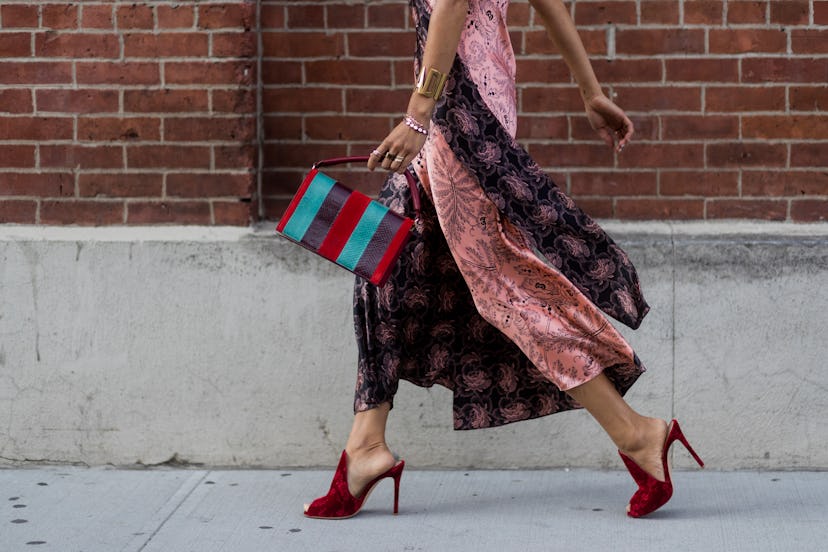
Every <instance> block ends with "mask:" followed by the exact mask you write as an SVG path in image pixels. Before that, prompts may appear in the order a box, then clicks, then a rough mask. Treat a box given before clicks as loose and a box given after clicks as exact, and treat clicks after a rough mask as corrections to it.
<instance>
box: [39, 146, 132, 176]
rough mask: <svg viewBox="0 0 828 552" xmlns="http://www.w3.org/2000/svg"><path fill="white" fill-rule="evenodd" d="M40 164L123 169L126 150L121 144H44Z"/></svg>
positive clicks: (61, 166)
mask: <svg viewBox="0 0 828 552" xmlns="http://www.w3.org/2000/svg"><path fill="white" fill-rule="evenodd" d="M40 166H41V167H53V168H63V167H66V168H70V169H73V170H74V169H122V168H123V167H124V150H123V148H122V147H120V146H111V145H107V146H98V145H89V146H80V145H75V144H71V145H59V146H57V145H55V146H52V145H42V146H40Z"/></svg>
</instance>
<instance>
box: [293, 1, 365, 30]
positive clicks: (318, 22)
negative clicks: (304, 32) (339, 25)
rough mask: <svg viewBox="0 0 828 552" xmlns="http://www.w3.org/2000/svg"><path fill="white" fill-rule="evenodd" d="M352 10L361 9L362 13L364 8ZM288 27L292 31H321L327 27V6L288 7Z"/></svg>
mask: <svg viewBox="0 0 828 552" xmlns="http://www.w3.org/2000/svg"><path fill="white" fill-rule="evenodd" d="M349 7H350V6H349ZM351 9H353V10H357V9H359V10H360V11H362V10H363V9H364V8H363V7H362V6H353V7H352V8H351ZM287 26H288V28H290V29H302V28H312V29H321V28H322V27H324V26H325V6H324V5H313V4H305V5H299V6H291V5H288V6H287Z"/></svg>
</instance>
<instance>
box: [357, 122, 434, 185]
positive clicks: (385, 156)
mask: <svg viewBox="0 0 828 552" xmlns="http://www.w3.org/2000/svg"><path fill="white" fill-rule="evenodd" d="M424 143H425V136H423V135H422V134H420V133H418V132H415V131H413V130H411V129H410V128H408V127H407V126H405V125H404V124H402V123H401V124H400V125H398V126H397V127H396V128H395V129H394V130H392V131H391V134H389V135H388V136H387V137H386V138H385V140H383V141H382V143H381V144H380V145H379V146H377V148H376V149H375V150H374V151H372V152H371V155H370V156H369V159H368V169H370V170H374V169H376V168H377V167H382V168H383V169H385V170H388V171H395V172H398V173H403V172H405V169H406V168H407V167H408V164H409V163H411V161H412V160H413V159H414V157H415V156H416V155H417V153H419V151H420V149H422V147H423V144H424Z"/></svg>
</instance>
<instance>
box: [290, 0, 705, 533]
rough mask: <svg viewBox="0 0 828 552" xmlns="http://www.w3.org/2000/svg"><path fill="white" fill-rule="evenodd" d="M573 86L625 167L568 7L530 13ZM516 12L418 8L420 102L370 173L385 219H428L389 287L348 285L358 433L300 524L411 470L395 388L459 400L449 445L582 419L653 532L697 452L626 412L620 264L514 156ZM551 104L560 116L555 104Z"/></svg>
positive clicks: (675, 429)
mask: <svg viewBox="0 0 828 552" xmlns="http://www.w3.org/2000/svg"><path fill="white" fill-rule="evenodd" d="M530 2H531V4H532V5H533V7H534V8H535V10H536V11H537V13H538V14H539V15H540V17H541V18H542V19H543V21H544V23H545V25H546V28H547V30H548V34H549V36H550V37H551V39H552V40H553V41H554V42H555V44H556V46H557V47H558V50H559V51H560V52H561V54H562V55H563V58H564V60H565V61H566V63H567V65H568V66H569V68H570V70H571V72H572V74H573V75H574V77H575V79H576V81H577V83H578V85H579V88H580V92H581V97H582V98H583V101H584V107H585V110H586V116H587V117H588V119H589V121H590V123H591V125H592V127H593V128H594V129H595V130H596V131H597V132H598V134H599V135H600V136H601V137H602V138H603V140H604V141H605V142H606V143H607V144H608V146H610V147H614V148H615V150H616V151H617V152H619V153H620V152H621V151H622V150H623V148H624V146H625V145H627V144H628V143H629V141H630V139H631V137H632V135H633V132H634V129H633V124H632V122H631V121H630V120H629V118H628V117H627V116H626V115H625V113H624V112H623V111H622V110H621V109H620V108H619V107H618V106H616V105H615V104H614V103H612V102H611V101H610V100H609V99H608V98H607V97H606V96H605V95H604V94H603V92H602V90H601V87H600V85H599V84H598V81H597V79H596V77H595V74H594V72H593V70H592V67H591V65H590V63H589V59H588V57H587V54H586V52H585V50H584V47H583V44H582V42H581V40H580V38H579V36H578V34H577V31H576V30H575V27H574V24H573V22H572V20H571V18H570V16H569V13H568V11H567V8H566V7H565V6H564V4H563V2H562V1H561V0H530ZM508 4H509V1H508V0H411V6H412V9H413V13H414V18H415V22H416V29H417V51H416V60H415V69H416V73H417V74H418V75H419V78H418V80H417V84H416V85H415V90H414V92H413V93H412V95H411V99H410V101H409V104H408V106H407V111H406V115H405V117H404V119H403V120H402V121H401V122H400V124H399V125H397V126H396V127H395V128H394V129H393V130H392V131H391V133H390V134H389V135H388V136H387V137H386V138H385V139H384V140H383V141H382V142H381V143H380V144H379V145H378V146H377V148H376V149H375V150H374V152H373V153H372V154H371V159H370V161H369V162H368V167H369V168H370V169H372V170H373V169H376V168H378V167H380V168H383V169H386V170H390V171H393V174H392V175H391V176H390V177H389V178H388V179H387V181H386V182H385V184H384V186H383V188H382V190H381V192H380V201H383V202H384V203H385V204H387V205H389V206H391V207H392V208H394V209H395V210H397V211H403V210H405V211H406V212H407V214H409V215H410V214H411V208H410V205H411V197H410V192H409V188H408V185H407V183H406V180H405V178H404V177H403V176H402V173H403V172H404V170H405V168H407V167H410V168H411V169H412V170H413V171H414V173H415V175H416V177H417V179H418V180H419V184H420V191H421V196H422V197H423V201H422V203H423V209H422V211H423V212H422V218H421V221H420V224H419V227H418V232H417V235H416V237H415V238H414V239H412V240H411V242H409V244H408V245H407V248H406V250H405V252H404V253H403V255H402V257H401V260H400V262H399V264H398V266H397V267H396V270H395V272H394V274H393V275H392V277H391V278H390V280H389V281H388V283H387V284H386V285H385V286H383V287H381V288H377V287H375V286H373V285H371V284H369V283H367V282H366V281H364V280H361V279H357V283H356V288H355V297H354V319H355V326H356V336H357V342H358V346H359V364H358V372H357V385H356V397H355V402H354V411H355V416H354V423H353V427H352V429H351V433H350V435H349V437H348V441H347V444H346V446H345V450H344V451H343V453H342V456H341V458H340V462H339V466H338V467H337V470H336V473H335V475H334V481H333V483H332V484H331V488H330V491H329V493H328V494H327V495H326V496H323V497H321V498H318V499H316V500H315V501H314V502H313V503H312V504H310V505H309V506H306V507H305V515H307V516H309V517H317V518H343V517H350V516H352V515H354V514H356V513H357V512H358V511H359V509H360V508H361V506H362V504H363V502H364V500H365V498H366V497H367V495H368V493H369V492H370V490H371V489H372V488H373V486H374V485H375V484H376V483H377V482H378V481H380V480H381V479H383V478H387V477H390V478H392V479H394V482H395V485H396V490H397V492H396V493H395V504H394V511H395V512H396V510H397V496H398V489H399V483H400V477H401V474H402V470H403V467H404V463H403V462H397V460H396V459H395V457H394V456H393V455H392V453H391V452H390V450H389V449H388V446H387V445H386V440H385V426H386V420H387V417H388V413H389V411H390V410H391V407H392V403H393V397H394V394H395V393H396V391H397V384H398V382H399V380H400V379H405V380H408V381H410V382H412V383H414V384H416V385H421V386H431V385H434V384H440V385H444V386H446V387H448V388H449V389H452V390H453V392H454V427H455V429H477V428H484V427H493V426H498V425H503V424H506V423H511V422H516V421H520V420H525V419H530V418H535V417H539V416H545V415H548V414H552V413H555V412H561V411H564V410H569V409H572V408H578V407H584V408H586V410H587V411H588V412H589V413H590V414H591V415H592V416H593V417H594V418H595V420H596V421H597V422H598V423H599V424H600V425H601V427H603V428H604V430H605V431H606V432H607V434H608V435H609V437H610V438H611V439H612V441H613V442H614V443H615V445H616V446H617V447H618V450H619V453H620V455H621V458H622V460H623V462H624V464H625V465H626V466H627V468H628V469H629V471H630V473H631V475H632V476H633V478H634V479H635V482H636V483H637V484H638V486H639V490H638V491H637V492H636V493H635V494H634V495H633V497H632V499H631V500H630V501H629V504H628V506H627V512H628V514H629V515H630V516H633V517H640V516H643V515H646V514H648V513H650V512H652V511H654V510H656V509H657V508H659V507H661V506H662V505H663V504H665V503H666V502H667V501H668V500H669V498H670V496H671V495H672V482H671V480H670V474H669V470H668V466H667V453H668V450H669V447H670V445H671V444H672V443H673V442H674V441H675V440H680V441H681V442H682V443H683V444H684V445H685V446H686V447H687V448H688V449H689V450H690V451H691V453H693V455H694V457H695V458H696V459H697V461H698V462H699V464H701V460H700V459H699V458H698V457H697V456H696V455H695V453H694V452H693V451H692V449H690V447H689V444H688V443H687V441H686V439H685V438H684V436H683V434H682V432H681V429H680V427H679V425H678V423H677V422H676V421H675V420H674V421H672V422H671V423H669V424H668V423H666V422H665V421H663V420H660V419H657V418H650V417H646V416H642V415H641V414H639V413H637V412H635V411H634V410H633V409H632V408H631V407H630V406H629V405H628V404H627V403H626V402H625V401H624V399H623V398H622V395H623V394H624V393H625V392H626V391H627V390H628V389H629V388H630V386H631V385H632V384H633V383H634V382H635V381H636V379H637V378H638V376H639V375H641V373H642V372H643V371H644V367H643V366H642V364H641V362H640V360H639V358H638V356H637V355H636V354H635V353H634V352H633V350H632V348H631V347H630V346H629V344H628V343H627V342H626V341H625V340H624V338H623V337H622V336H621V335H620V334H619V333H618V332H617V331H616V330H615V329H614V328H613V327H612V325H610V324H609V322H608V321H607V319H606V317H605V314H606V315H609V316H612V317H613V318H615V319H617V320H619V321H620V322H622V323H624V324H626V325H628V326H630V327H632V328H637V327H638V326H639V325H640V323H641V321H642V319H643V318H644V316H645V315H646V313H647V311H648V309H649V307H648V306H647V303H646V302H645V300H644V298H643V296H642V294H641V289H640V287H639V282H638V276H637V274H636V272H635V269H634V267H633V266H632V264H631V263H630V261H629V259H628V258H627V255H626V254H625V253H624V252H623V251H622V250H621V249H620V248H619V247H618V246H617V245H616V244H615V243H614V242H613V241H612V239H611V238H610V237H609V236H607V235H606V234H605V233H604V231H603V230H602V229H601V228H600V227H599V226H598V225H597V224H596V223H595V222H594V221H593V220H592V219H591V218H590V217H589V216H587V215H586V214H584V213H583V212H582V211H581V210H580V209H579V208H578V207H577V206H576V205H575V204H574V203H573V201H572V200H571V199H570V198H569V197H567V196H566V195H565V194H563V193H562V192H561V191H560V190H559V189H558V188H557V186H555V184H554V183H553V182H552V181H551V180H550V178H549V177H548V176H547V175H546V174H544V173H543V172H542V171H541V170H540V168H539V167H538V166H537V164H536V163H535V162H534V161H533V160H532V158H531V157H530V156H529V155H528V153H527V152H526V151H525V150H524V149H523V148H522V147H521V146H520V145H519V144H518V143H517V142H516V141H515V132H516V122H517V115H516V101H515V60H514V54H513V51H512V46H511V43H510V40H509V33H508V29H507V26H506V10H507V8H508ZM550 102H554V98H550Z"/></svg>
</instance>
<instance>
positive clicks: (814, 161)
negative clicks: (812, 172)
mask: <svg viewBox="0 0 828 552" xmlns="http://www.w3.org/2000/svg"><path fill="white" fill-rule="evenodd" d="M791 166H792V167H808V168H811V167H828V142H816V143H804V144H796V143H795V144H792V145H791Z"/></svg>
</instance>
